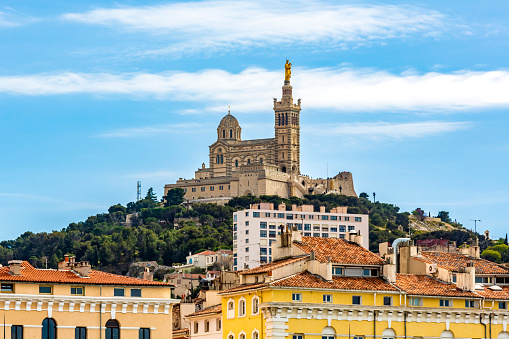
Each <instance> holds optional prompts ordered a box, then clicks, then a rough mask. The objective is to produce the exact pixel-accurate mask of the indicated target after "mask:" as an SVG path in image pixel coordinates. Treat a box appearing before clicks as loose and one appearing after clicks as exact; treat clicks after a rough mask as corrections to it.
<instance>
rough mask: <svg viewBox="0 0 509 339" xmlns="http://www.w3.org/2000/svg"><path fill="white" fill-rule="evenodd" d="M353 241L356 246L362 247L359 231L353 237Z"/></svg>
mask: <svg viewBox="0 0 509 339" xmlns="http://www.w3.org/2000/svg"><path fill="white" fill-rule="evenodd" d="M354 241H355V243H356V244H357V245H359V246H360V247H362V235H361V231H359V232H358V233H357V235H356V236H355V237H354Z"/></svg>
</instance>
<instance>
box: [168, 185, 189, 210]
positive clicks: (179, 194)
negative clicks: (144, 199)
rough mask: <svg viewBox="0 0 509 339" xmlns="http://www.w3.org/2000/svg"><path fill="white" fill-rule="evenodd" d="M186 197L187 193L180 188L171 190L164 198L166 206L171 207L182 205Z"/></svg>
mask: <svg viewBox="0 0 509 339" xmlns="http://www.w3.org/2000/svg"><path fill="white" fill-rule="evenodd" d="M184 195H186V192H184V190H183V189H182V188H180V187H177V188H172V189H171V190H169V191H168V192H167V193H166V195H165V196H164V197H163V198H164V206H165V207H169V206H173V205H180V204H181V203H183V202H184Z"/></svg>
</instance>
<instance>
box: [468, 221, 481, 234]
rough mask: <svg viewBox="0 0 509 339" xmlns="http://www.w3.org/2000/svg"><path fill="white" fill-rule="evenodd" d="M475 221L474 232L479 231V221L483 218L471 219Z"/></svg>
mask: <svg viewBox="0 0 509 339" xmlns="http://www.w3.org/2000/svg"><path fill="white" fill-rule="evenodd" d="M469 220H470V221H473V222H474V232H475V233H477V222H478V221H481V219H469Z"/></svg>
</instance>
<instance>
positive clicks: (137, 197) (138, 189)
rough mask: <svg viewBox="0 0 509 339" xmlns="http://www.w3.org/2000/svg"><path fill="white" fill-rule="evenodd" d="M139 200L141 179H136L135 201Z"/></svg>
mask: <svg viewBox="0 0 509 339" xmlns="http://www.w3.org/2000/svg"><path fill="white" fill-rule="evenodd" d="M140 200H141V181H140V180H138V182H137V185H136V201H140Z"/></svg>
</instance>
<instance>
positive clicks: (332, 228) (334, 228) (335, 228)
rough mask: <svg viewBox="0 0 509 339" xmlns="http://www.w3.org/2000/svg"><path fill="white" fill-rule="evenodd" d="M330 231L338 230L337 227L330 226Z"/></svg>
mask: <svg viewBox="0 0 509 339" xmlns="http://www.w3.org/2000/svg"><path fill="white" fill-rule="evenodd" d="M330 231H331V232H337V231H338V228H337V227H331V228H330Z"/></svg>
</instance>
